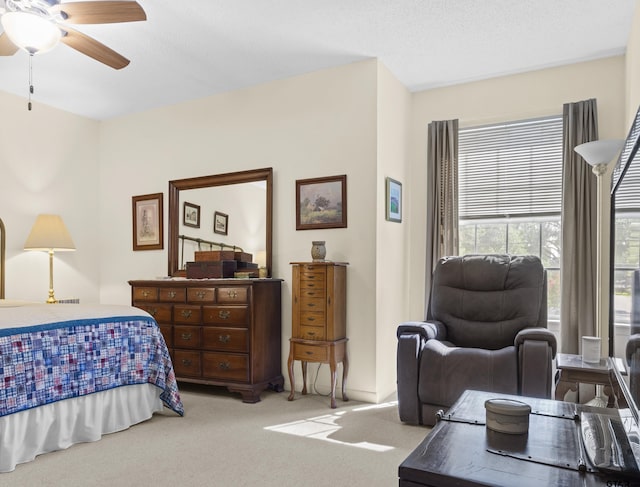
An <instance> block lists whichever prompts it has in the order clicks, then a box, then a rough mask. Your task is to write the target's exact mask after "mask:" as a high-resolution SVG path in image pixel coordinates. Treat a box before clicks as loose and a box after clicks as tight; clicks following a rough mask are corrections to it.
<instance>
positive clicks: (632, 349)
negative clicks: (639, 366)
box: [625, 333, 640, 364]
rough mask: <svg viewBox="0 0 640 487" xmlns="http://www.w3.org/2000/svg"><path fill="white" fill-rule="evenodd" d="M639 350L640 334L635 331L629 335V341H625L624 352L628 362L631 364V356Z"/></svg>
mask: <svg viewBox="0 0 640 487" xmlns="http://www.w3.org/2000/svg"><path fill="white" fill-rule="evenodd" d="M639 351H640V334H639V333H636V334H635V335H631V336H630V337H629V341H628V342H627V348H626V350H625V352H626V356H627V363H628V364H631V357H633V354H634V353H637V352H639ZM639 357H640V355H639Z"/></svg>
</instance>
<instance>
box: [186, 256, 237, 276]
mask: <svg viewBox="0 0 640 487" xmlns="http://www.w3.org/2000/svg"><path fill="white" fill-rule="evenodd" d="M237 269H238V263H237V262H236V261H235V260H220V261H204V262H187V279H209V278H221V277H234V273H235V272H236V270H237Z"/></svg>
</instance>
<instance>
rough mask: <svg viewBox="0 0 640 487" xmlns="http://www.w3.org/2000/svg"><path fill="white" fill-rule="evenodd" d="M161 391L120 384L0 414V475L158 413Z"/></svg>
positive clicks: (154, 388)
mask: <svg viewBox="0 0 640 487" xmlns="http://www.w3.org/2000/svg"><path fill="white" fill-rule="evenodd" d="M161 392H162V390H161V389H160V388H158V387H156V386H154V385H153V384H140V385H132V386H124V387H118V388H116V389H110V390H107V391H103V392H98V393H95V394H90V395H88V396H83V397H79V398H73V399H66V400H64V401H58V402H55V403H53V404H47V405H44V406H40V407H38V408H34V409H29V410H27V411H21V412H19V413H15V414H10V415H8V416H3V417H1V418H0V472H11V471H13V470H14V469H15V468H16V465H17V464H19V463H25V462H30V461H32V460H33V459H34V458H35V457H36V456H37V455H40V454H42V453H47V452H52V451H56V450H63V449H65V448H69V447H70V446H71V445H73V444H75V443H83V442H88V441H97V440H99V439H100V438H101V437H102V435H105V434H108V433H114V432H116V431H122V430H124V429H127V428H128V427H129V426H132V425H134V424H136V423H140V422H142V421H145V420H147V419H149V418H151V416H152V415H153V413H154V412H157V411H162V409H163V404H162V401H161V400H160V393H161Z"/></svg>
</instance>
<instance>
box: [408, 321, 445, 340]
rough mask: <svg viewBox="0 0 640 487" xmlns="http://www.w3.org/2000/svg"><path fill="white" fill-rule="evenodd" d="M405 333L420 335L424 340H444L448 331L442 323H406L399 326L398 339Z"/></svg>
mask: <svg viewBox="0 0 640 487" xmlns="http://www.w3.org/2000/svg"><path fill="white" fill-rule="evenodd" d="M405 333H409V334H418V335H420V336H421V337H422V338H423V339H424V340H431V339H434V338H436V339H438V340H444V339H445V338H446V336H447V329H446V327H445V326H444V323H442V322H440V321H405V322H404V323H401V324H400V325H398V330H397V331H396V334H397V337H398V338H400V335H403V334H405Z"/></svg>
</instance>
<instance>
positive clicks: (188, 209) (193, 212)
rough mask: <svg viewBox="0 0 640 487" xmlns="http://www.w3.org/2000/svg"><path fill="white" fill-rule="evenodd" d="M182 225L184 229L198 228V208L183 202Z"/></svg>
mask: <svg viewBox="0 0 640 487" xmlns="http://www.w3.org/2000/svg"><path fill="white" fill-rule="evenodd" d="M182 223H183V224H184V226H185V227H193V228H200V206H198V205H194V204H193V203H187V202H186V201H185V202H184V211H183V214H182Z"/></svg>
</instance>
